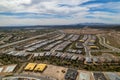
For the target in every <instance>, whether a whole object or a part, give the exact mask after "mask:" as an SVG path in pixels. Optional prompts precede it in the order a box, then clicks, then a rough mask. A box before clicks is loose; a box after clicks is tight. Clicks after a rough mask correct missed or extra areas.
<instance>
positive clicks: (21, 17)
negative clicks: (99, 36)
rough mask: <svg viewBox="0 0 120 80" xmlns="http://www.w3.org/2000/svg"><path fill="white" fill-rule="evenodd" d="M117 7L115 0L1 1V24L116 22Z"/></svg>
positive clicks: (119, 18)
mask: <svg viewBox="0 0 120 80" xmlns="http://www.w3.org/2000/svg"><path fill="white" fill-rule="evenodd" d="M119 10H120V2H118V1H117V2H116V1H105V2H104V1H98V2H97V0H1V2H0V25H1V26H2V25H14V24H15V25H17V24H18V25H19V24H22V25H24V24H26V25H27V24H28V25H32V24H36V25H41V24H47V25H49V24H74V23H83V22H105V23H119V21H120V15H119V14H120V11H119ZM116 16H117V17H116Z"/></svg>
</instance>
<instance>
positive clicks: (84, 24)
mask: <svg viewBox="0 0 120 80" xmlns="http://www.w3.org/2000/svg"><path fill="white" fill-rule="evenodd" d="M86 26H88V27H90V28H103V29H104V28H120V25H118V24H105V23H79V24H69V25H33V26H3V27H2V26H1V27H0V30H1V29H49V28H51V29H65V28H83V27H86Z"/></svg>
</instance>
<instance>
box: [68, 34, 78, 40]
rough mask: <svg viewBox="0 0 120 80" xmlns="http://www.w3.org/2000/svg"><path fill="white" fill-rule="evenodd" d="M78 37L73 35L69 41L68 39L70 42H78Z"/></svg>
mask: <svg viewBox="0 0 120 80" xmlns="http://www.w3.org/2000/svg"><path fill="white" fill-rule="evenodd" d="M79 37H80V36H79V35H74V36H73V37H72V38H71V39H70V41H76V40H78V39H79Z"/></svg>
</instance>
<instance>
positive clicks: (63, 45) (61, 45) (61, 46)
mask: <svg viewBox="0 0 120 80" xmlns="http://www.w3.org/2000/svg"><path fill="white" fill-rule="evenodd" d="M71 43H72V42H70V41H65V42H63V43H61V44H60V45H58V46H57V49H56V51H63V50H64V49H65V48H66V47H67V46H68V45H70V44H71Z"/></svg>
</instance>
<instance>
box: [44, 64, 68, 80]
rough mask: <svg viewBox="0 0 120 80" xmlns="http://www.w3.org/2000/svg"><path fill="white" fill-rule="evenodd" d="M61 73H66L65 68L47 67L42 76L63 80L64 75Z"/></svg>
mask: <svg viewBox="0 0 120 80" xmlns="http://www.w3.org/2000/svg"><path fill="white" fill-rule="evenodd" d="M62 71H65V72H66V71H67V68H64V67H59V66H53V65H48V67H47V68H46V70H45V71H44V72H43V75H49V76H51V77H54V78H56V79H58V80H64V75H65V73H63V72H62Z"/></svg>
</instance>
